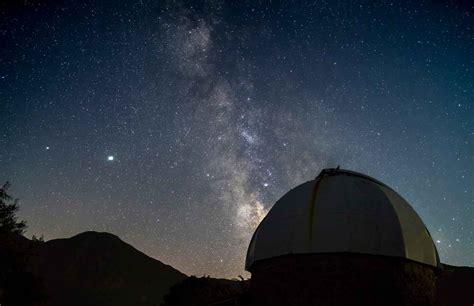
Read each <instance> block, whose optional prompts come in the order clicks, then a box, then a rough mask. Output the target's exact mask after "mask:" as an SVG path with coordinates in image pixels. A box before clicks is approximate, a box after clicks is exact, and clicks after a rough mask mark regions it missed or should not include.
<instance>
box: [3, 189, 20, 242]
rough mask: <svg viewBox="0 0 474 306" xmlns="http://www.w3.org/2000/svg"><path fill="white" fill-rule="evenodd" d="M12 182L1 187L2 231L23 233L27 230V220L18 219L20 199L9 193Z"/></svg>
mask: <svg viewBox="0 0 474 306" xmlns="http://www.w3.org/2000/svg"><path fill="white" fill-rule="evenodd" d="M9 187H10V183H9V182H6V183H5V184H3V186H2V187H1V188H0V233H15V234H23V233H24V232H25V230H26V222H25V221H17V220H18V218H17V216H16V213H17V212H18V210H19V209H20V208H19V207H18V199H14V198H13V197H12V196H10V195H9V194H8V188H9Z"/></svg>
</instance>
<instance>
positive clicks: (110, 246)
mask: <svg viewBox="0 0 474 306" xmlns="http://www.w3.org/2000/svg"><path fill="white" fill-rule="evenodd" d="M0 243H1V245H2V246H8V249H9V251H8V252H9V254H5V253H6V252H5V251H4V252H3V253H4V257H8V256H16V257H17V258H20V257H19V256H18V255H19V254H21V257H22V259H21V260H20V263H17V272H18V271H20V272H21V273H23V275H28V276H29V278H30V279H34V283H35V284H36V286H35V288H33V289H31V290H30V291H33V292H27V294H30V295H33V296H34V298H33V299H34V300H39V301H40V302H41V303H45V305H51V306H55V305H58V306H59V305H71V306H75V305H77V306H79V305H81V306H83V305H97V306H98V305H159V304H160V303H161V301H162V298H163V296H164V295H165V294H166V293H167V292H168V291H169V288H170V287H171V286H172V285H173V284H175V283H177V282H179V281H180V280H183V279H185V278H186V275H184V274H183V273H181V272H179V271H178V270H176V269H174V268H173V267H171V266H168V265H165V264H163V263H161V262H160V261H158V260H156V259H153V258H151V257H148V256H146V255H145V254H143V253H142V252H140V251H138V250H136V249H135V248H133V247H132V246H131V245H129V244H127V243H125V242H123V241H122V240H120V238H118V237H117V236H115V235H112V234H109V233H98V232H85V233H82V234H78V235H76V236H74V237H71V238H67V239H54V240H50V241H47V242H34V241H31V240H28V239H26V238H24V237H22V236H19V235H9V236H8V237H6V236H4V237H3V241H2V238H0ZM4 262H5V261H4ZM38 297H41V298H38ZM35 303H39V302H37V301H35Z"/></svg>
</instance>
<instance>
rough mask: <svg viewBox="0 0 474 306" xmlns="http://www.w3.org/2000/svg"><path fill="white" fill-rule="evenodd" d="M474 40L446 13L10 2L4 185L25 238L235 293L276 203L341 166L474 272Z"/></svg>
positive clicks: (318, 4)
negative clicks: (83, 236)
mask: <svg viewBox="0 0 474 306" xmlns="http://www.w3.org/2000/svg"><path fill="white" fill-rule="evenodd" d="M401 2H405V1H401ZM473 27H474V19H473V9H472V7H470V6H469V5H468V4H465V3H456V2H448V1H446V2H444V1H439V2H436V3H435V4H433V2H432V1H429V2H428V1H413V2H411V3H408V2H407V3H404V4H400V3H397V1H394V2H390V1H382V2H377V3H375V2H373V1H361V2H359V1H309V2H308V1H286V2H279V1H227V2H224V1H217V0H216V1H203V2H197V1H187V2H186V1H185V2H183V1H181V2H180V1H149V0H136V1H92V0H90V1H72V0H68V1H55V2H54V4H51V3H49V4H48V5H47V4H46V2H41V1H26V2H24V3H23V4H2V5H1V22H0V36H1V41H2V47H1V48H0V148H1V149H0V180H2V181H7V180H8V181H10V182H11V183H12V184H13V186H12V188H11V193H12V194H13V195H14V196H15V197H18V198H20V207H21V211H20V213H19V216H20V217H21V218H23V219H26V220H27V221H28V225H29V229H28V231H27V233H26V235H27V236H28V237H31V235H33V234H36V235H38V234H39V235H40V234H44V236H45V239H46V240H49V239H54V238H59V237H70V236H72V235H75V234H77V233H79V232H82V231H86V230H95V231H108V232H111V233H114V234H116V235H118V236H120V237H121V238H122V239H123V240H124V241H126V242H128V243H131V244H132V245H133V246H135V247H136V248H137V249H139V250H141V251H143V252H145V253H146V254H148V255H150V256H152V257H154V258H157V259H159V260H161V261H163V262H165V263H167V264H170V265H172V266H174V267H175V268H177V269H179V270H181V271H182V272H184V273H187V274H196V275H203V274H206V275H211V276H215V277H228V278H232V277H237V276H238V275H239V274H242V275H245V274H244V272H243V270H244V258H245V253H246V250H247V246H248V242H249V240H250V237H251V235H252V233H253V231H254V229H255V227H256V226H257V225H258V223H259V221H260V220H261V219H262V218H263V216H265V214H266V213H267V211H268V210H269V209H270V208H271V207H272V204H273V203H274V202H275V201H276V200H277V199H278V198H280V197H281V196H282V195H283V194H284V193H286V192H287V191H288V190H289V189H290V188H293V187H295V186H296V185H298V184H300V183H303V182H305V181H307V180H310V179H313V178H314V177H315V176H317V174H318V173H319V172H320V170H321V169H322V168H326V167H335V166H337V165H341V167H342V168H345V169H351V170H354V171H359V172H363V173H365V174H368V175H370V176H373V177H375V178H377V179H379V180H381V181H383V182H385V183H386V184H388V185H389V186H391V187H393V188H394V189H395V190H397V191H398V192H399V193H400V194H401V195H402V196H403V197H405V198H406V199H407V200H408V201H409V202H410V203H411V204H412V206H413V207H414V208H415V210H416V211H417V212H418V213H419V214H420V216H421V217H422V218H423V220H424V221H425V223H426V225H427V227H428V229H429V230H430V232H431V234H432V236H433V238H434V240H435V241H436V243H437V247H438V249H439V252H440V256H441V259H442V261H443V262H446V263H450V264H455V265H470V266H473V265H474V221H473V220H474V208H473V207H474V175H473V170H474V139H473V138H474V109H473V105H472V104H473V102H474V91H473V84H474V74H473V71H474V67H473V64H474V56H473V55H474V46H473V44H474V33H473Z"/></svg>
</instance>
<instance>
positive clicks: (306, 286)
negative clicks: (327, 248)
mask: <svg viewBox="0 0 474 306" xmlns="http://www.w3.org/2000/svg"><path fill="white" fill-rule="evenodd" d="M251 272H252V278H251V281H250V295H251V299H252V301H254V303H255V305H260V306H267V305H268V306H269V305H272V306H278V305H294V306H306V305H308V306H309V305H325V306H330V305H331V306H332V305H334V306H336V305H345V306H347V305H364V306H370V305H384V306H415V305H416V306H432V305H434V299H435V293H436V291H435V290H436V269H435V268H433V267H431V266H428V265H423V264H420V263H417V262H413V261H409V260H406V259H404V258H398V257H387V256H374V255H365V254H348V253H333V254H304V255H286V256H280V257H276V258H271V259H266V260H262V261H258V262H255V264H254V265H253V266H252V271H251Z"/></svg>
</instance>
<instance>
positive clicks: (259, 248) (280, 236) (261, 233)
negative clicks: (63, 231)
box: [245, 169, 441, 270]
mask: <svg viewBox="0 0 474 306" xmlns="http://www.w3.org/2000/svg"><path fill="white" fill-rule="evenodd" d="M308 253H359V254H372V255H383V256H397V257H404V258H407V259H410V260H413V261H417V262H420V263H423V264H427V265H430V266H433V267H441V265H440V262H439V257H438V252H437V250H436V247H435V245H434V243H433V240H432V238H431V236H430V234H429V232H428V230H427V229H426V226H425V225H424V224H423V221H422V220H421V218H420V217H419V216H418V215H417V213H416V212H415V211H414V210H413V208H412V207H411V206H410V205H409V204H408V203H407V202H406V201H405V200H404V199H403V198H402V197H401V196H400V195H399V194H397V193H396V192H395V191H394V190H392V189H391V188H390V187H388V186H386V185H385V184H383V183H381V182H379V181H377V180H375V179H373V178H371V177H368V176H366V175H363V174H360V173H356V172H352V171H347V170H339V169H324V170H323V171H322V172H321V173H320V174H319V175H318V177H317V178H316V179H315V180H313V181H309V182H306V183H304V184H301V185H299V186H298V187H296V188H294V189H292V190H290V191H289V192H288V193H287V194H285V195H284V196H283V197H282V198H281V199H280V200H278V201H277V202H276V204H275V205H274V206H273V208H272V209H271V210H270V212H269V213H268V215H267V216H266V217H265V218H264V219H263V220H262V222H261V223H260V225H259V226H258V228H257V230H256V231H255V233H254V235H253V237H252V240H251V242H250V246H249V249H248V252H247V260H246V263H245V268H246V270H250V269H251V267H252V265H253V264H254V263H255V262H256V261H259V260H263V259H268V258H273V257H278V256H282V255H288V254H308Z"/></svg>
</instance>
